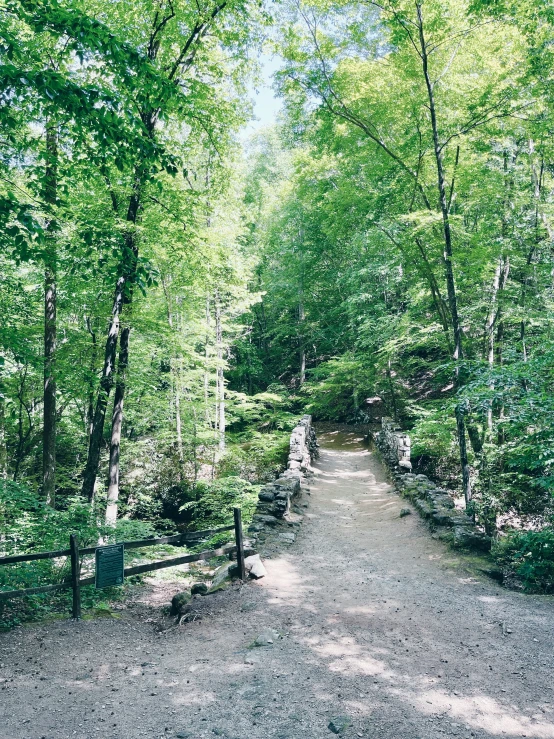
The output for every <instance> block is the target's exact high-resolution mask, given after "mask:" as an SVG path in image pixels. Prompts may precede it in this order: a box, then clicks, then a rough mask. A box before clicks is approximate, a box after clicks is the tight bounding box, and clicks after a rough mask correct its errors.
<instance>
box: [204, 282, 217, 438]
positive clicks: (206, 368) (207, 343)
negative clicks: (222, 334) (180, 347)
mask: <svg viewBox="0 0 554 739" xmlns="http://www.w3.org/2000/svg"><path fill="white" fill-rule="evenodd" d="M209 363H210V294H209V293H208V294H207V295H206V340H205V343H204V409H205V413H206V423H207V424H208V426H210V427H211V425H212V419H211V415H210V368H209ZM215 425H216V426H217V419H216V422H215Z"/></svg>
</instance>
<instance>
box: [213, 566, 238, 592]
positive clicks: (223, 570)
mask: <svg viewBox="0 0 554 739" xmlns="http://www.w3.org/2000/svg"><path fill="white" fill-rule="evenodd" d="M237 574H238V568H237V565H236V564H235V563H234V562H226V563H225V564H223V565H221V567H218V568H217V570H216V571H215V574H214V577H213V580H212V587H211V588H210V590H214V588H217V587H219V585H221V584H222V583H223V582H224V581H225V580H229V579H230V578H231V577H236V575H237Z"/></svg>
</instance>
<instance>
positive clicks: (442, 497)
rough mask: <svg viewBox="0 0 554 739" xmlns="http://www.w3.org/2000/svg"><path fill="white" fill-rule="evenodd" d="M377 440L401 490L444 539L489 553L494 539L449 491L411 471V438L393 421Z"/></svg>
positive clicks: (386, 423) (385, 424) (384, 424)
mask: <svg viewBox="0 0 554 739" xmlns="http://www.w3.org/2000/svg"><path fill="white" fill-rule="evenodd" d="M373 438H374V441H375V443H376V445H377V447H378V448H379V450H380V452H381V455H382V457H383V459H384V461H385V463H386V465H387V467H388V468H389V470H390V472H391V474H392V477H393V478H394V482H395V484H396V488H397V490H398V491H399V492H400V493H401V494H402V495H404V496H405V497H406V498H408V499H409V500H410V501H411V502H412V503H413V505H414V508H416V510H417V511H418V512H419V513H420V515H421V516H422V517H423V518H424V519H425V520H426V521H427V522H428V523H429V525H430V527H431V528H432V529H433V530H434V531H435V532H436V533H437V534H438V536H439V537H440V538H441V539H445V540H446V541H448V542H450V543H451V544H453V545H454V546H461V547H469V548H472V549H480V550H482V551H488V550H489V549H490V546H491V540H490V537H488V536H486V535H485V534H484V533H483V532H481V531H479V530H478V528H477V527H476V526H475V524H474V523H473V520H472V519H471V518H470V517H469V516H467V515H466V514H465V513H464V511H461V510H459V509H457V508H456V507H455V505H454V501H453V498H452V496H451V495H450V494H449V492H448V491H447V490H444V489H443V488H440V487H438V486H437V485H436V484H435V483H434V482H433V481H432V480H430V479H429V478H428V477H427V476H426V475H415V474H413V473H412V472H411V470H412V463H411V459H410V452H411V443H410V437H409V436H408V435H407V434H406V433H404V432H403V431H400V429H399V428H398V426H397V425H396V424H395V423H394V421H393V420H392V419H391V418H386V417H384V418H382V419H381V430H380V431H379V433H377V434H374V435H373Z"/></svg>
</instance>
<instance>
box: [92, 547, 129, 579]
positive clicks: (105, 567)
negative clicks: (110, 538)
mask: <svg viewBox="0 0 554 739" xmlns="http://www.w3.org/2000/svg"><path fill="white" fill-rule="evenodd" d="M124 551H125V547H124V545H123V544H111V545H110V546H107V547H98V549H97V550H96V587H97V588H107V587H109V586H110V585H123V570H124V568H125V565H124V562H123V554H124Z"/></svg>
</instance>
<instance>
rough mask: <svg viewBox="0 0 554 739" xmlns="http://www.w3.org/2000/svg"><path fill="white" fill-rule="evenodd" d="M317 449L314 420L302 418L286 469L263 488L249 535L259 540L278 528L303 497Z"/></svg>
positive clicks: (294, 430)
mask: <svg viewBox="0 0 554 739" xmlns="http://www.w3.org/2000/svg"><path fill="white" fill-rule="evenodd" d="M317 455H318V445H317V439H316V435H315V431H314V428H313V426H312V417H311V416H303V417H302V419H301V420H300V422H299V423H298V425H297V426H295V428H294V429H293V430H292V433H291V435H290V442H289V455H288V460H287V469H286V470H285V471H284V472H283V473H281V474H280V475H279V477H278V478H277V479H276V480H274V481H273V482H270V483H268V484H267V485H264V487H263V488H262V489H261V490H260V493H259V495H258V498H259V502H258V505H257V507H256V513H255V514H254V516H253V518H252V524H251V525H250V527H249V529H248V533H249V535H250V537H251V538H252V540H256V539H257V538H258V537H259V536H260V534H261V532H263V531H264V529H265V528H266V527H271V528H273V527H277V526H279V524H280V523H281V522H284V521H283V519H285V517H286V516H287V514H288V513H289V511H290V509H291V504H292V501H293V500H294V499H295V498H297V497H298V496H299V495H300V491H301V483H302V479H303V477H304V476H305V475H307V474H308V473H309V470H310V464H311V461H312V459H315V458H316V457H317Z"/></svg>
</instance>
